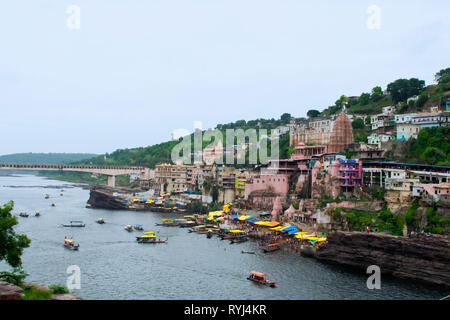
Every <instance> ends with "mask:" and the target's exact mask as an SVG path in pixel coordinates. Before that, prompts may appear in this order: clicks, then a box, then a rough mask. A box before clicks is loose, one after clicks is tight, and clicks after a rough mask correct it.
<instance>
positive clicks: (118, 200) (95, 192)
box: [87, 186, 130, 209]
mask: <svg viewBox="0 0 450 320" xmlns="http://www.w3.org/2000/svg"><path fill="white" fill-rule="evenodd" d="M115 192H123V193H129V192H130V191H129V190H122V189H119V188H111V187H107V186H94V187H92V188H91V192H90V196H89V200H88V202H87V203H88V204H90V205H91V208H101V209H127V208H128V206H127V204H126V203H125V201H124V199H125V198H122V197H118V196H114V193H115Z"/></svg>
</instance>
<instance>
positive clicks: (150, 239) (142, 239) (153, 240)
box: [136, 234, 168, 243]
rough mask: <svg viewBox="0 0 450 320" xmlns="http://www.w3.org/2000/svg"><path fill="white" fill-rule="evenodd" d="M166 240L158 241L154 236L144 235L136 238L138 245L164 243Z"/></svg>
mask: <svg viewBox="0 0 450 320" xmlns="http://www.w3.org/2000/svg"><path fill="white" fill-rule="evenodd" d="M167 240H168V239H166V240H163V239H158V237H156V236H155V235H152V234H146V235H143V236H140V237H136V241H137V242H138V243H166V242H167Z"/></svg>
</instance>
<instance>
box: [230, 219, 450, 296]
mask: <svg viewBox="0 0 450 320" xmlns="http://www.w3.org/2000/svg"><path fill="white" fill-rule="evenodd" d="M232 226H233V227H236V228H240V229H242V230H244V231H246V232H247V233H248V236H249V238H254V239H257V240H258V241H259V244H260V246H265V245H267V244H268V243H269V242H270V241H273V240H276V242H277V243H278V244H279V247H280V250H283V251H287V252H290V253H293V254H300V255H303V256H309V257H313V258H314V259H317V260H318V261H321V262H324V263H328V264H335V265H340V266H344V267H350V268H353V269H359V270H362V271H363V272H366V270H367V267H369V266H371V265H377V266H379V267H380V271H381V273H382V274H386V275H390V276H393V277H397V278H400V279H405V280H413V281H420V282H422V283H424V284H432V285H438V286H442V287H447V288H450V268H449V267H448V266H449V265H450V239H449V237H447V236H441V235H429V236H425V235H423V236H420V237H419V238H417V237H411V238H407V237H400V236H392V235H387V234H381V233H373V232H370V233H366V232H342V231H334V232H331V233H328V234H327V242H326V245H325V246H323V247H320V248H316V247H314V246H312V245H307V244H306V245H305V244H300V243H299V241H296V240H295V239H292V238H289V237H283V236H281V237H277V236H276V235H274V234H273V232H270V231H269V230H268V229H267V228H257V227H254V226H250V225H247V224H245V223H237V224H232ZM303 230H304V231H308V232H309V233H314V232H313V231H311V230H308V229H303Z"/></svg>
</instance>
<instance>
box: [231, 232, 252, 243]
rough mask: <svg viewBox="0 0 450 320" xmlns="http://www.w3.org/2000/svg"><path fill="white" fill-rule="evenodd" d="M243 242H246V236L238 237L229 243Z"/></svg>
mask: <svg viewBox="0 0 450 320" xmlns="http://www.w3.org/2000/svg"><path fill="white" fill-rule="evenodd" d="M245 241H248V238H247V235H246V234H243V235H238V236H236V237H235V238H233V239H231V243H241V242H245Z"/></svg>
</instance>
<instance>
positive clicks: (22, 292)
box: [0, 281, 83, 301]
mask: <svg viewBox="0 0 450 320" xmlns="http://www.w3.org/2000/svg"><path fill="white" fill-rule="evenodd" d="M58 288H61V287H59V286H58ZM58 288H57V289H58ZM57 289H52V287H51V286H41V285H38V284H34V283H29V282H24V283H22V284H21V285H20V286H17V285H14V284H11V283H9V282H6V281H0V301H2V300H8V301H13V300H83V299H82V298H81V297H79V296H77V295H75V294H72V293H69V292H68V291H67V290H63V291H64V292H62V291H61V290H57Z"/></svg>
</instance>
